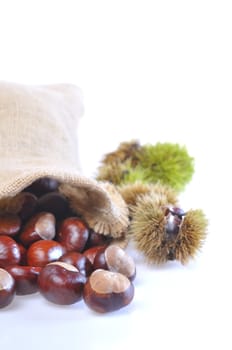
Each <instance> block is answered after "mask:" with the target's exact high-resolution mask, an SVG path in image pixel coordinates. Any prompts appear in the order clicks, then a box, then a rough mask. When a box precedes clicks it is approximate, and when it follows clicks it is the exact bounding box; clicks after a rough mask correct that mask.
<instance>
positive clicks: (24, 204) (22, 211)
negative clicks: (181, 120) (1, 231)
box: [15, 192, 37, 222]
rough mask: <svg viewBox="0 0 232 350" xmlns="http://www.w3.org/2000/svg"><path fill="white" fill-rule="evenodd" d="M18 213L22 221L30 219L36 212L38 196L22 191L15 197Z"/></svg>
mask: <svg viewBox="0 0 232 350" xmlns="http://www.w3.org/2000/svg"><path fill="white" fill-rule="evenodd" d="M15 202H16V203H15V205H16V206H17V214H18V215H19V217H20V218H21V220H22V221H24V222H25V221H26V220H28V219H29V218H30V217H31V216H32V215H33V214H34V212H35V209H36V204H37V197H36V196H35V195H34V194H32V193H30V192H20V193H19V194H17V196H16V197H15Z"/></svg>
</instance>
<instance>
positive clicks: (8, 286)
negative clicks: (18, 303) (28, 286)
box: [0, 268, 15, 308]
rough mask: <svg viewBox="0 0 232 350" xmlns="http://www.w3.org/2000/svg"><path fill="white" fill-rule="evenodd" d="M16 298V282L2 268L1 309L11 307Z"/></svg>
mask: <svg viewBox="0 0 232 350" xmlns="http://www.w3.org/2000/svg"><path fill="white" fill-rule="evenodd" d="M14 296H15V280H14V279H13V277H12V276H11V275H10V274H9V272H7V271H6V270H4V269H1V268H0V308H3V307H5V306H7V305H9V304H10V303H11V302H12V300H13V299H14Z"/></svg>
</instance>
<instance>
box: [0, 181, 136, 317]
mask: <svg viewBox="0 0 232 350" xmlns="http://www.w3.org/2000/svg"><path fill="white" fill-rule="evenodd" d="M58 185H59V184H58V182H57V181H56V180H55V179H52V178H42V179H39V180H37V181H35V182H34V183H33V184H32V185H30V186H29V187H27V188H26V189H24V191H22V192H21V193H19V194H18V195H17V196H16V197H15V201H16V203H15V205H14V203H13V205H12V203H11V206H12V207H14V212H9V211H6V212H3V211H1V214H0V308H3V307H5V306H7V305H9V304H10V303H11V302H12V300H13V299H14V297H15V295H27V294H32V293H36V292H38V291H39V292H40V294H41V295H42V296H43V297H45V298H46V299H47V300H49V301H50V302H53V303H56V304H60V305H69V304H73V303H76V302H78V301H79V300H81V299H82V298H83V300H84V302H85V303H86V305H87V306H88V307H89V308H90V309H92V310H95V311H97V312H100V313H105V312H109V311H114V310H118V309H120V308H122V307H124V306H126V305H128V304H129V303H130V302H131V301H132V299H133V297H134V285H133V282H132V281H133V279H134V278H135V275H136V267H135V263H134V261H133V259H132V257H131V256H129V255H128V254H127V253H126V251H125V250H123V249H122V248H120V247H119V246H117V245H115V244H112V239H111V238H110V237H109V236H103V235H101V234H99V233H97V232H94V231H93V230H91V229H90V228H89V227H88V226H87V224H86V223H85V222H84V221H83V219H82V218H81V217H80V216H79V215H78V214H77V213H73V211H72V210H71V208H70V207H69V202H68V200H67V198H65V197H64V196H63V195H62V194H60V193H59V191H58ZM12 201H14V198H13V199H12Z"/></svg>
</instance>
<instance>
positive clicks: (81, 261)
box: [59, 252, 93, 276]
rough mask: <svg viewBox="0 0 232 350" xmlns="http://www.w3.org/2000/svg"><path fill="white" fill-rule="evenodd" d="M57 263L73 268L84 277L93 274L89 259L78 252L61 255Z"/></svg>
mask: <svg viewBox="0 0 232 350" xmlns="http://www.w3.org/2000/svg"><path fill="white" fill-rule="evenodd" d="M59 261H63V262H65V263H67V264H71V265H73V266H75V267H76V268H77V269H78V271H80V273H82V274H83V275H84V276H89V275H90V274H91V273H92V272H93V265H92V264H91V262H90V261H89V259H88V258H87V257H86V256H84V255H83V254H81V253H78V252H68V253H66V254H64V255H62V257H61V258H60V259H59Z"/></svg>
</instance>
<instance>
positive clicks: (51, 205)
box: [37, 192, 69, 220]
mask: <svg viewBox="0 0 232 350" xmlns="http://www.w3.org/2000/svg"><path fill="white" fill-rule="evenodd" d="M40 211H47V212H49V213H52V214H54V215H55V217H56V219H58V220H59V219H63V218H64V217H66V216H67V214H68V212H69V203H68V200H67V198H66V197H65V196H63V195H62V194H61V193H59V192H51V193H46V194H44V195H43V196H42V197H40V198H39V199H38V202H37V212H40Z"/></svg>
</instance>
